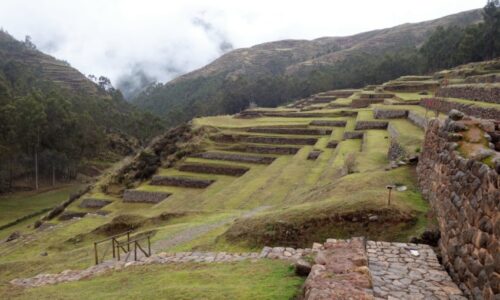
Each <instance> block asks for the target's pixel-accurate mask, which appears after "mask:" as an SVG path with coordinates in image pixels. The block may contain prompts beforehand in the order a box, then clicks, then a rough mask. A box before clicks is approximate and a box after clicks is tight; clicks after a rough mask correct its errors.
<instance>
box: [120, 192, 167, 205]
mask: <svg viewBox="0 0 500 300" xmlns="http://www.w3.org/2000/svg"><path fill="white" fill-rule="evenodd" d="M170 195H171V194H170V193H162V192H150V191H138V190H125V192H124V193H123V202H128V203H153V204H156V203H159V202H161V201H163V200H165V199H166V198H168V197H169V196H170Z"/></svg>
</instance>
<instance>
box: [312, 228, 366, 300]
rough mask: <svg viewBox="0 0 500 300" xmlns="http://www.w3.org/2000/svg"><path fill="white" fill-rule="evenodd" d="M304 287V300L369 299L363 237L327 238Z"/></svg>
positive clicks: (319, 250)
mask: <svg viewBox="0 0 500 300" xmlns="http://www.w3.org/2000/svg"><path fill="white" fill-rule="evenodd" d="M316 249H317V250H318V252H317V254H316V257H315V259H314V260H315V265H314V266H312V268H311V272H310V273H309V276H308V277H307V280H306V282H305V284H304V297H303V299H304V300H319V299H325V300H326V299H330V300H344V299H358V300H365V299H366V300H368V299H373V291H372V289H371V278H370V272H369V271H368V257H367V256H366V251H365V240H364V239H363V238H352V239H350V240H336V239H328V240H327V241H326V243H324V244H323V245H322V246H320V247H316Z"/></svg>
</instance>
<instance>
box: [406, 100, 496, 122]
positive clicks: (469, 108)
mask: <svg viewBox="0 0 500 300" xmlns="http://www.w3.org/2000/svg"><path fill="white" fill-rule="evenodd" d="M420 105H422V106H423V107H425V108H427V109H430V110H434V111H438V112H441V113H444V114H447V113H448V112H449V111H451V110H452V109H456V110H459V111H462V112H464V113H465V114H467V115H469V116H474V117H477V118H482V119H496V120H500V110H498V109H495V108H493V107H481V106H477V105H471V104H465V103H460V102H454V101H452V100H446V99H444V98H426V99H422V101H421V102H420ZM410 113H411V112H410Z"/></svg>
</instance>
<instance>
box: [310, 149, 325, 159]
mask: <svg viewBox="0 0 500 300" xmlns="http://www.w3.org/2000/svg"><path fill="white" fill-rule="evenodd" d="M321 153H323V151H321V150H312V151H311V152H309V155H307V159H309V160H316V159H318V157H319V156H320V155H321Z"/></svg>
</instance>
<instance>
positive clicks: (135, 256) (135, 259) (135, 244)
mask: <svg viewBox="0 0 500 300" xmlns="http://www.w3.org/2000/svg"><path fill="white" fill-rule="evenodd" d="M134 261H137V241H135V242H134Z"/></svg>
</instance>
